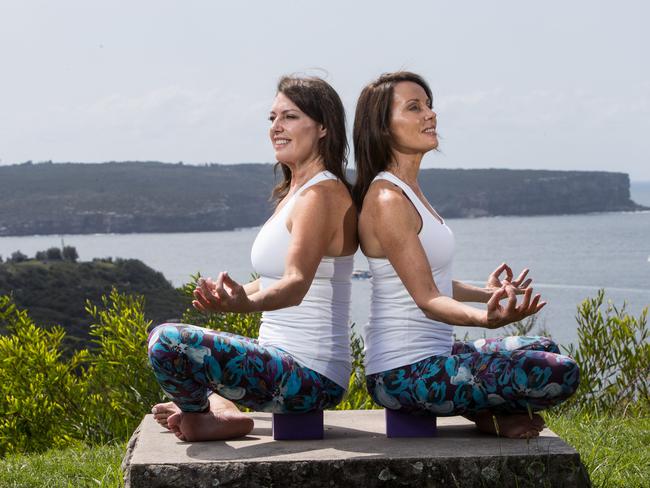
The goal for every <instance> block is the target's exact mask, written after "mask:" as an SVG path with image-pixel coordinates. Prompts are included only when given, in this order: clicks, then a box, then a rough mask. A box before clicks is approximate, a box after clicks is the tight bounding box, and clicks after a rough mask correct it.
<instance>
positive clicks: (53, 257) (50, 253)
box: [45, 247, 63, 261]
mask: <svg viewBox="0 0 650 488" xmlns="http://www.w3.org/2000/svg"><path fill="white" fill-rule="evenodd" d="M45 256H46V257H47V259H49V260H50V261H62V260H63V254H62V253H61V249H59V248H58V247H51V248H49V249H48V250H47V251H45Z"/></svg>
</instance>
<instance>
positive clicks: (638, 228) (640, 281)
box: [0, 212, 650, 344]
mask: <svg viewBox="0 0 650 488" xmlns="http://www.w3.org/2000/svg"><path fill="white" fill-rule="evenodd" d="M447 223H448V225H449V226H450V227H451V229H452V230H453V232H454V234H455V236H456V245H457V248H456V257H455V261H454V277H455V279H460V280H466V281H469V282H470V283H473V284H477V285H482V284H483V283H484V281H485V279H486V278H487V276H488V275H489V274H490V272H491V271H492V270H493V269H494V268H495V267H496V266H498V265H499V264H500V263H501V262H503V261H506V262H507V263H509V264H510V265H511V266H512V268H513V270H514V271H515V273H518V272H519V271H520V270H521V269H522V268H524V267H529V268H530V269H531V276H532V277H533V279H534V283H535V289H536V290H537V291H539V292H540V293H542V297H543V298H544V299H545V300H547V301H548V305H547V306H546V307H545V308H544V310H542V312H540V317H539V320H538V324H539V325H541V326H544V327H546V329H547V330H548V331H549V332H550V333H551V335H552V336H553V337H554V338H555V339H556V340H557V341H558V342H560V343H562V344H568V343H570V342H573V341H574V340H575V339H576V321H575V315H576V305H577V304H578V303H580V302H581V301H582V300H584V299H585V298H587V297H591V296H594V295H595V294H596V292H597V290H598V289H599V288H605V289H606V296H607V297H608V298H610V299H611V300H612V301H613V302H614V303H615V304H618V305H621V304H622V303H623V301H626V302H627V303H628V309H629V310H630V311H631V312H632V313H634V314H636V315H638V314H639V313H640V311H641V310H642V309H643V307H646V306H648V305H649V304H650V212H639V213H606V214H592V215H577V216H576V215H571V216H550V217H490V218H481V219H448V220H447ZM257 231H258V229H257V228H251V229H241V230H235V231H227V232H205V233H186V234H102V235H65V236H30V237H2V238H0V255H2V256H5V257H6V256H8V255H10V254H11V253H12V252H14V251H16V250H20V251H22V252H23V253H25V254H27V255H29V256H33V255H34V253H35V252H36V251H39V250H44V249H47V248H48V247H52V246H60V245H61V241H62V240H63V241H64V243H65V245H72V246H75V247H76V248H77V250H78V252H79V256H80V259H81V260H91V259H92V258H94V257H108V256H113V257H122V258H137V259H140V260H142V261H144V262H145V263H147V264H148V265H149V266H151V267H152V268H155V269H157V270H159V271H162V272H163V273H164V274H165V276H166V277H167V278H168V279H169V280H170V281H171V282H172V283H173V284H174V285H175V286H179V285H181V284H182V283H184V282H187V281H189V276H190V274H193V273H196V272H197V271H201V273H202V274H203V275H204V276H215V275H216V274H217V273H218V272H219V271H221V270H228V271H229V272H230V274H231V275H232V276H233V277H235V278H236V279H238V280H240V281H247V280H248V279H249V276H250V274H251V272H252V269H251V265H250V254H249V253H250V248H251V245H252V243H253V240H254V238H255V235H256V234H257ZM355 268H357V269H367V268H368V265H367V262H366V259H365V257H363V255H361V254H359V253H358V254H357V256H356V257H355ZM369 292H370V282H369V281H367V280H366V281H354V282H353V296H352V299H353V310H352V319H353V321H354V322H355V323H356V324H359V325H361V326H363V325H364V324H365V323H366V322H367V317H368V308H369ZM466 331H469V332H470V335H471V336H473V337H480V336H482V335H483V333H484V332H487V335H488V336H490V335H498V333H499V332H498V331H484V329H476V328H471V329H470V328H461V327H459V328H458V330H457V335H458V336H460V337H462V336H463V335H464V334H465V332H466Z"/></svg>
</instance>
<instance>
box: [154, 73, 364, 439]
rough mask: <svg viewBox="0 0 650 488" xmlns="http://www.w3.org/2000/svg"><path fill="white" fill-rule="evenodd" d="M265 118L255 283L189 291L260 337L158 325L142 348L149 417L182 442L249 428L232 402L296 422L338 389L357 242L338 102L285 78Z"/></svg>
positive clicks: (315, 83)
mask: <svg viewBox="0 0 650 488" xmlns="http://www.w3.org/2000/svg"><path fill="white" fill-rule="evenodd" d="M269 120H270V130H269V136H270V139H271V142H272V145H273V149H274V151H275V157H276V159H277V161H278V166H279V167H280V168H281V169H282V175H283V181H282V182H281V183H280V184H279V185H278V186H277V187H276V188H275V190H274V193H273V197H274V199H275V202H276V207H275V213H274V214H273V215H272V216H271V218H270V219H269V220H268V221H267V222H266V223H265V224H264V226H263V227H262V228H261V229H260V232H259V234H258V235H257V238H256V239H255V242H254V244H253V248H252V251H251V261H252V264H253V268H254V270H255V272H256V273H257V274H259V275H260V278H259V279H257V280H255V281H254V282H252V283H248V284H247V285H244V286H242V285H240V284H239V283H236V282H235V281H234V280H233V279H232V278H231V277H230V276H229V275H228V274H227V272H222V273H220V274H219V276H218V277H217V279H216V280H214V281H213V280H211V279H207V280H202V281H201V282H200V285H199V287H198V288H197V289H196V290H195V292H194V296H195V298H196V300H195V301H194V302H193V304H194V306H195V307H196V308H197V309H198V310H201V311H204V312H206V313H207V312H240V313H247V312H262V323H261V327H260V334H259V338H247V337H240V336H236V335H232V334H226V333H219V332H216V331H213V330H208V329H203V328H199V327H195V326H192V325H186V324H163V325H160V326H158V327H157V328H156V329H155V330H154V331H153V332H152V334H151V337H150V339H149V359H150V362H151V365H152V366H153V369H154V373H155V375H156V378H157V380H158V382H159V383H160V386H161V387H162V389H163V390H164V392H165V393H166V395H167V396H168V397H169V398H170V399H172V401H173V403H167V404H159V405H156V406H155V407H154V415H155V418H156V420H158V421H159V422H160V423H161V424H163V425H165V426H167V427H169V428H170V429H171V430H172V431H173V432H174V433H175V434H176V435H177V436H178V437H179V438H180V439H181V440H185V441H201V440H214V439H227V438H232V437H237V436H242V435H245V434H247V433H248V432H250V430H251V429H252V427H253V422H252V419H250V417H248V416H245V415H243V414H242V413H241V412H240V411H239V410H238V409H237V406H236V404H239V405H243V406H246V407H248V408H251V409H254V410H262V411H267V412H273V413H307V412H311V411H314V410H323V409H325V408H329V407H332V406H334V405H336V404H337V403H338V402H340V401H341V399H342V397H343V393H344V391H345V390H346V389H347V386H348V381H349V376H350V369H351V365H350V349H349V336H348V318H349V313H350V288H351V283H350V278H351V274H352V265H353V255H354V253H355V251H356V249H357V246H358V243H357V226H356V224H357V212H356V209H355V207H354V204H353V202H352V198H351V196H350V192H349V186H348V184H347V182H346V180H345V165H346V161H347V149H348V146H347V140H346V134H345V113H344V110H343V105H342V103H341V100H340V98H339V96H338V95H337V93H336V92H335V91H334V89H333V88H332V87H331V86H330V85H329V84H327V83H326V82H325V81H323V80H322V79H320V78H298V77H284V78H282V79H281V80H280V82H279V84H278V88H277V95H276V97H275V100H274V102H273V106H272V107H271V112H270V116H269ZM210 391H212V392H213V393H212V394H210Z"/></svg>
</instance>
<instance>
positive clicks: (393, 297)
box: [353, 71, 578, 437]
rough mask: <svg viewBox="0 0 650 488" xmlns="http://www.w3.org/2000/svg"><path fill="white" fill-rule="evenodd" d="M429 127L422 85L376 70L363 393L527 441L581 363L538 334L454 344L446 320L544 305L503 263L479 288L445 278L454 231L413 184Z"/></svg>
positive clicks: (428, 145)
mask: <svg viewBox="0 0 650 488" xmlns="http://www.w3.org/2000/svg"><path fill="white" fill-rule="evenodd" d="M436 129H437V115H436V113H435V112H434V111H433V108H432V95H431V89H430V88H429V86H428V84H427V83H426V81H424V79H423V78H422V77H420V76H418V75H416V74H414V73H410V72H405V71H401V72H396V73H388V74H384V75H382V76H380V77H379V78H378V79H377V80H375V81H373V82H372V83H370V84H369V85H367V86H366V87H365V88H364V89H363V91H362V93H361V95H360V97H359V101H358V103H357V108H356V115H355V121H354V150H355V159H356V166H357V181H356V184H355V186H354V189H353V197H354V199H355V202H356V204H357V206H358V207H359V209H360V215H359V240H360V244H361V249H362V251H363V252H364V254H365V255H366V256H367V258H368V262H369V265H370V271H371V273H372V297H371V310H370V320H369V323H368V325H367V327H366V329H365V331H364V338H365V344H366V350H365V352H366V375H367V385H368V390H369V392H370V394H371V395H372V397H373V398H374V400H375V401H376V402H377V403H379V404H381V405H383V406H384V407H386V408H388V409H392V410H395V411H399V412H404V413H423V414H430V415H437V416H449V415H465V416H467V417H468V418H470V419H472V420H474V421H475V422H476V425H477V426H478V428H479V429H481V430H483V431H486V432H490V433H498V434H499V435H503V436H506V437H532V436H536V435H538V434H539V432H540V431H541V429H542V428H543V426H544V422H543V420H542V418H541V417H540V416H539V415H538V414H536V413H533V412H537V411H539V410H542V409H544V408H548V407H549V406H552V405H556V404H558V403H560V402H562V401H563V400H565V399H566V398H568V397H569V396H570V395H572V394H573V392H574V391H575V389H576V387H577V384H578V368H577V366H576V363H575V362H574V361H573V360H572V359H570V358H569V357H567V356H563V355H560V354H559V349H558V347H557V345H555V344H554V343H553V342H552V341H550V340H549V339H547V338H544V337H507V338H503V339H479V340H477V341H474V342H472V343H462V342H456V343H454V341H453V336H452V331H453V325H462V326H469V327H485V328H489V329H496V328H498V327H502V326H504V325H506V324H508V323H511V322H515V321H518V320H521V319H523V318H525V317H527V316H529V315H532V314H535V313H537V312H538V311H539V310H540V309H541V308H542V307H543V306H544V305H545V302H542V301H540V295H535V296H534V297H533V295H532V293H533V290H532V288H531V287H530V284H531V280H530V279H526V275H527V272H528V271H527V270H524V272H522V274H521V275H519V277H517V279H513V275H512V271H511V270H510V268H509V267H508V266H507V265H506V264H505V263H504V264H502V265H501V266H499V267H498V268H497V269H496V270H495V271H494V272H493V273H492V274H491V275H490V277H489V278H488V281H487V284H486V286H485V287H484V288H478V287H475V286H471V285H468V284H465V283H462V282H460V281H456V280H453V279H452V258H453V253H454V237H453V234H452V232H451V229H450V228H449V227H448V226H447V224H446V222H445V221H444V219H443V218H442V216H440V215H439V214H438V213H437V212H436V211H435V209H434V208H433V207H432V206H431V204H430V203H429V202H428V201H427V199H426V198H425V196H424V194H423V192H422V190H421V189H420V187H419V185H418V180H417V177H418V172H419V169H420V163H421V161H422V157H423V156H424V154H426V153H427V152H429V151H431V150H434V149H436V148H437V147H438V134H437V131H436ZM504 273H505V278H504V279H501V276H502V275H503V274H504ZM518 294H520V295H523V299H522V300H521V303H519V304H517V297H516V295H518ZM502 301H505V303H504V304H502V303H501V302H502ZM464 302H482V303H487V310H481V309H478V308H474V307H471V306H468V305H466V304H465V303H464Z"/></svg>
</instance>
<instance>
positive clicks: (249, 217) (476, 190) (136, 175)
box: [0, 162, 642, 236]
mask: <svg viewBox="0 0 650 488" xmlns="http://www.w3.org/2000/svg"><path fill="white" fill-rule="evenodd" d="M420 184H421V187H422V189H423V191H424V193H425V194H426V195H427V198H429V200H430V201H431V202H432V204H433V205H434V206H435V207H436V208H437V209H438V210H439V211H440V213H441V214H442V215H444V216H445V217H477V216H488V215H550V214H572V213H586V212H604V211H621V210H637V209H640V208H642V207H640V206H638V205H636V204H635V203H634V202H632V201H631V200H630V193H629V178H628V176H627V175H626V174H623V173H606V172H581V171H529V170H521V171H515V170H500V169H485V170H447V169H428V170H423V171H422V173H421V176H420ZM273 185H274V176H273V169H272V166H271V165H270V164H241V165H209V166H207V165H206V166H184V165H180V164H163V163H153V162H150V163H106V164H51V163H50V164H48V163H45V164H36V165H32V164H23V165H17V166H5V167H0V236H2V235H33V234H86V233H130V232H197V231H215V230H227V229H233V228H236V227H250V226H256V225H260V224H262V223H263V222H264V221H265V220H266V219H267V218H268V216H269V215H270V214H271V211H272V207H271V204H270V203H269V195H270V193H271V190H272V187H273Z"/></svg>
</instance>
